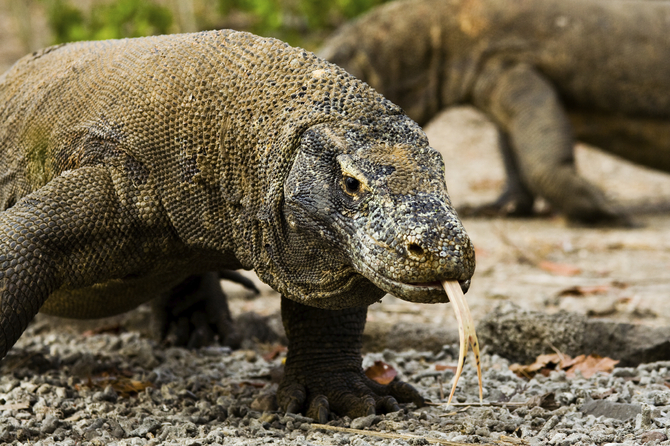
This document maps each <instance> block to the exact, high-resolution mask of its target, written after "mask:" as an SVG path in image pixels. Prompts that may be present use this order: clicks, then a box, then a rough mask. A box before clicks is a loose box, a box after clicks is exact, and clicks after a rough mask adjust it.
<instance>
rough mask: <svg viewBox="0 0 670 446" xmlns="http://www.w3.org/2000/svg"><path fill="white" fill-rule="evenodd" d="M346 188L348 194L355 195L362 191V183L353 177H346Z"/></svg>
mask: <svg viewBox="0 0 670 446" xmlns="http://www.w3.org/2000/svg"><path fill="white" fill-rule="evenodd" d="M344 188H345V190H346V191H347V193H348V194H355V193H358V192H359V191H360V190H361V182H360V181H358V180H357V179H356V178H353V177H344Z"/></svg>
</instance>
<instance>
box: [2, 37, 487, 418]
mask: <svg viewBox="0 0 670 446" xmlns="http://www.w3.org/2000/svg"><path fill="white" fill-rule="evenodd" d="M0 149H1V152H0V173H1V176H0V206H2V209H4V211H3V212H2V213H0V234H1V235H0V283H1V285H2V286H1V287H0V290H1V292H2V295H1V296H0V297H1V300H0V354H1V355H3V356H4V354H5V353H6V352H7V350H8V349H9V348H10V347H11V346H12V345H13V344H14V342H15V341H16V339H17V338H18V337H19V336H20V334H21V333H22V331H23V330H24V329H25V327H26V325H27V324H28V322H29V321H30V319H31V318H32V317H33V316H34V315H35V314H36V313H37V311H38V310H40V308H41V309H42V310H43V311H45V312H48V313H51V314H56V315H62V316H67V317H78V318H89V317H100V316H107V315H111V314H115V313H119V312H123V311H126V310H129V309H131V308H133V307H135V306H137V305H138V304H139V303H141V302H143V301H146V300H148V299H150V298H152V297H154V296H158V295H163V296H166V295H167V296H168V298H169V299H170V300H174V298H175V297H179V296H178V295H179V293H180V292H179V291H178V290H180V289H181V290H186V291H185V293H183V294H186V295H198V294H200V293H201V289H202V288H205V289H206V288H208V287H210V286H209V285H208V284H209V283H210V280H209V279H211V277H210V278H209V279H207V277H208V276H207V274H209V275H211V274H212V273H207V271H223V270H229V269H238V268H245V269H254V270H255V271H256V272H257V273H258V275H259V277H260V278H261V279H262V280H263V281H265V282H266V283H268V284H270V285H271V286H272V287H274V288H275V289H276V290H278V291H279V292H280V293H281V294H282V295H283V305H282V306H283V310H282V311H283V312H284V316H285V325H286V329H287V332H288V338H289V343H290V346H289V348H290V350H289V351H290V353H289V358H288V360H287V364H286V378H285V379H284V381H283V382H282V384H281V386H280V392H279V395H280V398H279V399H280V404H281V405H282V407H284V408H285V409H287V408H288V409H290V410H303V409H307V408H312V409H310V410H311V412H310V413H315V414H316V415H317V416H318V417H319V419H321V420H322V421H323V420H324V419H325V418H326V417H327V416H328V414H329V409H328V401H333V406H334V409H335V410H336V411H337V412H339V413H341V414H358V413H362V412H366V413H367V412H368V409H369V404H367V403H369V402H370V401H372V402H373V404H372V405H373V406H374V407H375V408H378V409H380V410H389V409H393V408H395V407H396V404H397V403H396V400H397V399H400V400H401V401H408V400H411V401H414V402H416V403H417V404H421V402H422V399H421V397H420V395H419V394H418V393H417V392H416V391H414V390H413V389H411V388H410V387H409V386H407V385H401V384H398V383H395V384H393V385H391V386H388V387H379V386H370V385H369V383H368V382H367V381H366V378H365V376H364V374H363V373H362V370H361V358H360V354H359V352H358V350H359V347H360V337H361V334H362V329H363V323H364V320H365V313H366V307H367V305H369V304H370V303H372V302H375V301H376V300H378V299H379V298H381V297H382V295H383V294H384V293H385V292H391V293H394V294H395V295H396V296H398V297H400V298H403V299H407V300H412V301H416V302H427V303H432V302H445V301H446V300H447V298H446V295H445V294H444V293H443V292H442V291H441V288H440V286H439V283H438V281H439V280H446V279H453V280H459V281H461V283H462V286H463V287H467V285H468V284H469V279H470V277H471V276H472V273H473V271H474V250H473V248H472V245H471V243H470V240H469V238H468V236H467V234H466V233H465V231H464V230H463V227H462V226H461V223H460V222H459V220H458V218H457V216H456V214H455V212H454V210H453V208H452V207H451V204H450V201H449V197H448V195H447V190H446V185H445V183H444V178H443V177H444V164H443V162H442V159H441V157H440V155H439V154H438V153H437V152H436V151H435V150H433V149H432V148H430V147H429V146H428V140H427V138H426V136H425V134H424V133H423V131H422V130H421V129H420V127H419V126H418V125H417V124H416V123H415V122H413V121H412V120H410V119H409V118H408V117H407V116H406V115H405V114H404V113H403V112H402V111H401V109H400V108H399V107H397V106H396V105H394V104H392V103H391V102H389V101H388V100H386V99H384V98H383V97H382V96H381V95H379V94H378V93H377V92H375V91H374V90H372V89H371V88H369V87H368V86H367V85H366V84H364V83H363V82H361V81H359V80H357V79H355V78H354V77H352V76H351V75H349V74H347V73H346V72H345V71H344V70H342V69H341V68H339V67H337V66H335V65H332V64H330V63H328V62H325V61H323V60H321V59H318V58H317V57H316V56H314V55H313V54H311V53H308V52H306V51H304V50H302V49H297V48H291V47H289V46H287V45H286V44H284V43H282V42H279V41H277V40H274V39H263V38H259V37H256V36H253V35H251V34H247V33H238V32H233V31H220V32H205V33H197V34H185V35H174V36H162V37H149V38H141V39H130V40H119V41H104V42H88V43H76V44H68V45H63V46H58V47H53V48H48V49H46V50H43V51H40V52H37V53H35V54H33V55H30V56H27V57H25V58H23V59H22V60H20V61H19V62H18V63H17V64H16V65H15V66H14V67H13V68H12V69H11V70H10V71H9V72H7V73H5V74H4V75H3V76H2V77H0ZM194 276H195V277H196V279H194ZM198 277H200V278H201V279H202V280H200V279H198ZM175 290H177V291H176V293H175ZM166 293H167V294H166ZM203 312H204V313H207V309H206V307H205V309H204V310H203V311H201V313H203ZM226 317H227V316H226V314H222V315H221V318H222V320H224V321H225V319H226ZM312 318H313V319H314V320H318V326H319V331H318V333H319V335H316V334H315V333H317V331H313V330H310V329H303V327H304V325H302V324H303V322H304V319H312ZM343 319H351V320H354V322H353V323H343V322H342V321H343ZM305 357H309V361H306V362H305V361H303V359H302V358H305ZM333 370H339V371H340V372H341V373H339V372H338V373H332V372H331V371H333ZM324 383H327V384H324ZM408 389H409V390H408ZM343 394H347V395H349V394H353V395H355V396H356V397H357V398H361V399H362V400H363V401H364V402H366V403H364V404H363V407H364V409H361V406H360V405H352V406H351V407H349V406H347V405H345V404H341V401H342V399H341V396H342V395H343ZM314 401H316V402H314Z"/></svg>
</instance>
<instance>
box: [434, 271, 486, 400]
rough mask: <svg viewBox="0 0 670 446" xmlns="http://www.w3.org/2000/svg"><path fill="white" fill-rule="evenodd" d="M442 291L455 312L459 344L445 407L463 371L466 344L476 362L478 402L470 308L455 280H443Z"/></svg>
mask: <svg viewBox="0 0 670 446" xmlns="http://www.w3.org/2000/svg"><path fill="white" fill-rule="evenodd" d="M442 287H443V288H444V291H446V292H447V296H449V301H450V302H451V305H452V306H453V308H454V311H455V312H456V319H457V320H458V338H459V339H460V342H461V347H460V351H459V353H458V367H457V368H456V375H455V376H454V385H453V386H452V387H451V393H450V394H449V400H448V401H447V405H449V404H451V398H452V397H453V396H454V392H455V391H456V384H457V383H458V379H459V378H460V377H461V372H462V371H463V363H464V362H465V355H467V354H468V344H470V345H471V346H472V351H473V352H474V354H475V361H476V362H477V378H479V402H480V403H481V402H482V400H483V386H482V366H481V361H480V360H479V341H477V333H476V332H475V323H474V321H473V320H472V315H470V308H468V304H467V303H466V302H465V296H463V291H462V290H461V286H460V285H459V283H458V282H457V281H455V280H445V281H443V282H442Z"/></svg>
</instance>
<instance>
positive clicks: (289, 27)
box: [40, 0, 388, 49]
mask: <svg viewBox="0 0 670 446" xmlns="http://www.w3.org/2000/svg"><path fill="white" fill-rule="evenodd" d="M40 1H41V2H43V4H45V6H46V8H47V17H48V21H49V25H50V27H51V29H52V32H53V35H54V40H55V42H56V43H60V42H68V41H73V40H97V39H113V38H121V37H137V36H144V35H151V34H163V33H169V32H178V31H180V23H183V20H180V19H183V18H184V17H183V16H182V17H180V12H179V11H180V10H181V11H188V13H189V15H188V18H189V19H190V20H191V23H195V24H196V27H197V29H213V28H233V29H238V30H246V31H251V32H253V33H256V34H260V35H265V36H273V37H277V38H279V39H282V40H285V41H287V42H289V43H290V44H293V45H300V46H304V47H307V48H312V49H313V48H315V47H316V46H318V44H319V43H320V41H321V40H322V39H323V38H325V37H326V36H327V35H328V34H329V33H330V32H332V31H333V30H334V29H335V28H336V27H337V26H339V25H341V24H342V23H344V22H345V21H347V20H350V19H352V18H353V17H356V16H357V15H359V14H361V13H363V12H365V11H367V10H368V9H370V8H372V7H374V6H377V5H379V4H381V3H384V2H386V1H388V0H169V1H168V0H162V1H161V0H93V1H92V3H91V5H93V6H91V7H90V9H85V8H82V7H81V4H82V2H80V1H77V0H40ZM168 6H169V7H168Z"/></svg>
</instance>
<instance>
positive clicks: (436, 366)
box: [435, 364, 458, 373]
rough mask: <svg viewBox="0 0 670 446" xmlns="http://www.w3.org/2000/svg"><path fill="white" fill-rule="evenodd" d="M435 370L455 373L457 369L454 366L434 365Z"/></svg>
mask: <svg viewBox="0 0 670 446" xmlns="http://www.w3.org/2000/svg"><path fill="white" fill-rule="evenodd" d="M435 370H436V371H438V372H443V371H445V370H451V371H452V372H454V373H456V370H458V367H456V366H455V365H445V364H435Z"/></svg>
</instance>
